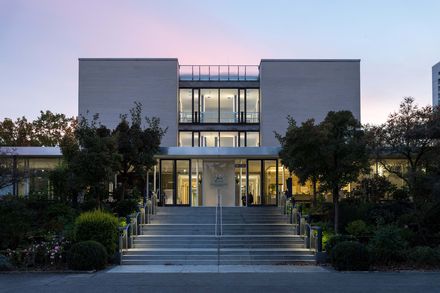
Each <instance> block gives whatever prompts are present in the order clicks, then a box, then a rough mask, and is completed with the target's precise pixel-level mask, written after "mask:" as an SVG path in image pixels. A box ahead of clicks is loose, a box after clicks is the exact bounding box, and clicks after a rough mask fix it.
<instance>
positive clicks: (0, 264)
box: [0, 254, 14, 271]
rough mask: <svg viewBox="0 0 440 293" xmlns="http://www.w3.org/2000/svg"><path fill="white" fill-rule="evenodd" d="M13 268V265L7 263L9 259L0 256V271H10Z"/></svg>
mask: <svg viewBox="0 0 440 293" xmlns="http://www.w3.org/2000/svg"><path fill="white" fill-rule="evenodd" d="M13 268H14V266H13V265H11V263H10V262H9V259H8V258H7V257H6V256H4V255H1V254H0V271H10V270H12V269H13Z"/></svg>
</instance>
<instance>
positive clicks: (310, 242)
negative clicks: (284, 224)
mask: <svg viewBox="0 0 440 293" xmlns="http://www.w3.org/2000/svg"><path fill="white" fill-rule="evenodd" d="M289 218H290V223H291V224H293V225H296V227H297V229H296V235H299V236H303V237H304V244H305V246H306V248H309V249H312V250H314V251H315V252H322V229H321V227H319V226H312V225H311V224H310V223H308V222H307V220H306V217H304V216H303V215H302V212H301V211H300V210H298V209H297V208H295V207H292V208H291V214H290V217H289Z"/></svg>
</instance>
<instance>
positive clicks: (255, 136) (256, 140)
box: [246, 132, 260, 147]
mask: <svg viewBox="0 0 440 293" xmlns="http://www.w3.org/2000/svg"><path fill="white" fill-rule="evenodd" d="M246 146H248V147H257V146H260V133H259V132H247V133H246Z"/></svg>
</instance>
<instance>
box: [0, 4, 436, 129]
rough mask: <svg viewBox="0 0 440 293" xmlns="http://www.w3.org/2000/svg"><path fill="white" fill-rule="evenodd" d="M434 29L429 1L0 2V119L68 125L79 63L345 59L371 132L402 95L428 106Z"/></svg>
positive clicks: (433, 12)
mask: <svg viewBox="0 0 440 293" xmlns="http://www.w3.org/2000/svg"><path fill="white" fill-rule="evenodd" d="M439 20H440V1H439V0H432V1H423V0H419V1H415V0H414V1H404V0H395V1H391V0H390V1H387V0H381V1H353V0H350V1H337V0H335V1H329V0H322V1H305V0H303V1H293V0H290V1H275V0H273V1H257V0H253V1H238V0H233V1H226V0H223V1H207V0H204V1H177V0H176V1H165V0H160V1H147V0H143V1H128V0H124V1H121V0H117V1H111V0H106V1H93V0H69V1H61V0H57V1H55V0H54V1H44V0H39V1H37V0H35V1H33V0H27V1H19V0H10V1H9V0H0V101H1V107H0V119H3V118H4V117H11V118H14V119H15V118H16V117H18V116H23V115H24V116H26V117H28V118H29V119H33V118H35V117H36V116H37V115H38V113H39V111H40V110H46V109H49V110H51V111H55V112H62V113H66V114H68V115H77V111H78V109H77V100H78V58H80V57H140V58H145V57H177V58H178V59H179V62H180V64H259V61H260V59H261V58H289V59H305V58H312V59H313V58H317V59H321V58H350V59H352V58H355V59H361V89H362V91H361V99H362V122H363V123H367V122H369V123H380V122H384V121H385V119H386V117H387V115H388V114H389V113H390V112H391V111H394V110H396V109H397V108H398V104H399V102H400V101H401V100H402V97H404V96H413V97H415V99H416V102H417V103H419V104H420V105H426V104H431V102H432V86H431V67H432V66H433V65H434V64H435V63H437V62H439V61H440V37H439V36H440V21H439ZM145 106H147V105H145Z"/></svg>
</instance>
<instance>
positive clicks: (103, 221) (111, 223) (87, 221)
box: [74, 210, 119, 256]
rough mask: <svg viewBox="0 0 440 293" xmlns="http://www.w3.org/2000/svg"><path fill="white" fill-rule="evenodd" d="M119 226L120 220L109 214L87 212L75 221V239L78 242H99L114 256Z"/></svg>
mask: <svg viewBox="0 0 440 293" xmlns="http://www.w3.org/2000/svg"><path fill="white" fill-rule="evenodd" d="M118 226H119V222H118V218H116V217H115V216H113V215H111V214H109V213H105V212H102V211H98V210H96V211H93V212H85V213H82V214H81V215H79V216H78V218H76V220H75V228H74V235H75V236H74V237H75V240H76V241H86V240H95V241H98V242H99V243H101V244H102V245H104V247H105V248H106V250H107V253H108V255H110V256H112V255H113V254H114V253H115V250H116V243H117V240H118V235H119V231H118Z"/></svg>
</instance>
